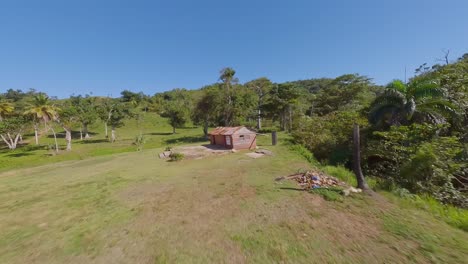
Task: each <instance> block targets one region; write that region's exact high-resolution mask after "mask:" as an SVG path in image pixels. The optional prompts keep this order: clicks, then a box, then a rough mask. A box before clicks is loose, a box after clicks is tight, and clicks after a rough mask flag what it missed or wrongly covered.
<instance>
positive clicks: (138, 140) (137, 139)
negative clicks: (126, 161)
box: [133, 133, 146, 151]
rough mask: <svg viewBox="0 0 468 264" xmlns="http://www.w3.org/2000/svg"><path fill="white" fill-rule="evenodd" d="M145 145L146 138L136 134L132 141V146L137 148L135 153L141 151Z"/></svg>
mask: <svg viewBox="0 0 468 264" xmlns="http://www.w3.org/2000/svg"><path fill="white" fill-rule="evenodd" d="M145 143H146V137H145V135H143V134H142V133H140V134H138V135H137V136H136V137H135V139H134V141H133V144H134V145H135V146H136V147H137V151H142V150H143V145H144V144H145Z"/></svg>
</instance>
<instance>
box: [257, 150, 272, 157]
mask: <svg viewBox="0 0 468 264" xmlns="http://www.w3.org/2000/svg"><path fill="white" fill-rule="evenodd" d="M255 153H260V154H263V155H267V156H273V152H271V151H269V150H268V149H258V150H256V151H255Z"/></svg>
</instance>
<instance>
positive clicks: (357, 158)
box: [353, 123, 369, 190]
mask: <svg viewBox="0 0 468 264" xmlns="http://www.w3.org/2000/svg"><path fill="white" fill-rule="evenodd" d="M353 143H354V150H353V167H354V174H356V180H357V187H358V188H360V189H362V190H369V186H368V185H367V183H366V179H364V175H363V174H362V169H361V145H360V144H361V142H360V136H359V125H358V124H356V123H355V124H354V130H353Z"/></svg>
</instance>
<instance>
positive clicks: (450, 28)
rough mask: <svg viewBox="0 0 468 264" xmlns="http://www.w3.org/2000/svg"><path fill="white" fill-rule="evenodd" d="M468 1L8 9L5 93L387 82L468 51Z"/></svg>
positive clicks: (0, 34) (0, 38)
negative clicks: (232, 82) (355, 77)
mask: <svg viewBox="0 0 468 264" xmlns="http://www.w3.org/2000/svg"><path fill="white" fill-rule="evenodd" d="M467 14H468V1H466V0H446V1H440V0H439V1H436V0H425V1H422V0H406V1H402V0H396V1H395V0H394V1H383V0H381V1H378V0H354V1H349V0H328V1H325V0H323V1H312V0H308V1H294V0H289V1H272V0H270V1H256V0H250V1H248V0H237V1H221V0H217V1H214V0H209V1H203V0H199V1H180V0H179V1H178V0H174V1H156V0H154V1H137V0H134V1H130V0H129V1H118V0H113V1H104V0H99V1H97V0H93V1H87V0H81V1H63V0H61V1H47V0H42V1H21V0H11V1H9V0H1V1H0V92H3V91H5V90H6V89H9V88H14V89H23V90H27V89H29V88H35V89H37V90H40V91H45V92H47V93H49V94H51V95H55V96H59V97H66V96H69V95H71V94H73V93H74V94H85V93H90V92H92V93H93V94H95V95H112V96H118V95H119V93H120V91H122V90H123V89H130V90H133V91H143V92H145V93H147V94H154V93H156V92H160V91H164V90H169V89H172V88H188V89H195V88H199V87H201V86H203V85H206V84H210V83H214V82H216V81H217V79H218V74H219V71H220V69H221V68H223V67H226V66H230V67H233V68H234V69H235V70H236V71H237V76H238V78H239V79H240V81H241V82H246V81H249V80H251V79H255V78H257V77H261V76H266V77H268V78H270V79H271V80H272V81H275V82H283V81H288V80H297V79H309V78H318V77H335V76H339V75H341V74H345V73H360V74H362V75H367V76H369V77H371V78H374V81H375V82H376V83H379V84H384V83H387V82H388V81H390V80H392V79H394V78H404V69H405V66H406V67H407V69H408V76H411V75H412V74H413V72H414V69H415V68H416V67H417V66H419V65H420V64H422V63H424V62H427V63H429V64H433V63H436V62H437V61H436V59H437V58H441V57H443V50H444V49H450V51H451V53H450V58H451V59H456V58H457V57H460V56H461V55H462V54H463V53H467V52H468V15H467Z"/></svg>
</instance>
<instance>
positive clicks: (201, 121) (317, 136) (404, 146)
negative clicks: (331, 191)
mask: <svg viewBox="0 0 468 264" xmlns="http://www.w3.org/2000/svg"><path fill="white" fill-rule="evenodd" d="M415 74H416V75H415V76H414V77H413V78H411V79H410V80H409V81H408V82H404V81H401V80H395V81H392V82H391V83H390V84H388V85H387V86H385V87H382V86H378V85H375V84H374V83H373V82H372V80H371V79H370V78H368V77H366V76H361V75H358V74H346V75H342V76H339V77H337V78H320V79H310V80H299V81H292V82H286V83H273V82H271V81H270V80H269V79H268V78H266V77H260V78H258V79H255V80H251V81H248V82H246V83H244V84H241V83H239V80H238V79H237V78H236V71H235V70H234V69H232V68H229V67H228V68H224V69H222V70H221V71H220V73H219V75H218V81H217V82H215V83H213V84H209V85H206V86H204V87H202V88H200V89H197V90H186V89H173V90H171V91H167V92H162V93H157V94H155V95H152V96H150V95H146V94H144V93H142V92H139V93H135V92H132V91H129V90H125V91H122V93H121V97H119V98H108V97H96V96H89V95H73V96H71V97H69V98H67V99H60V100H59V99H57V98H53V97H49V96H47V95H46V94H44V93H41V92H38V91H35V90H29V91H21V90H13V89H9V90H7V91H6V92H5V93H3V94H0V136H1V139H2V141H3V142H4V143H5V145H6V146H7V147H8V148H9V149H12V150H14V149H15V148H17V147H18V145H19V144H20V143H21V141H22V136H23V134H24V133H27V132H31V131H33V132H34V135H35V136H34V143H35V144H39V143H40V142H39V139H40V135H43V134H47V133H51V134H52V135H53V137H54V139H55V141H54V142H55V146H54V149H55V151H59V145H58V143H57V136H56V134H57V133H56V129H57V127H58V128H60V129H63V131H64V133H65V140H66V142H67V146H66V150H71V149H72V131H73V130H74V129H78V130H79V131H80V138H79V139H80V140H87V139H88V138H89V137H90V133H89V130H88V127H89V126H90V125H92V124H94V123H96V122H97V121H100V122H102V124H103V131H104V134H105V136H106V138H108V139H109V141H110V142H114V141H115V140H116V138H117V129H118V128H119V127H121V126H123V125H124V123H125V120H127V119H128V118H135V119H137V120H138V124H139V122H140V120H141V119H142V113H152V114H158V115H160V116H162V117H165V118H167V120H168V123H169V124H170V125H171V126H172V128H173V133H176V132H177V128H180V127H184V126H185V125H186V124H187V123H191V124H194V125H197V126H200V127H201V128H202V130H201V131H203V133H204V135H205V136H206V135H207V133H208V128H209V127H216V126H237V125H245V126H248V127H250V128H252V129H256V130H257V131H259V132H268V131H271V130H282V131H286V132H288V133H290V134H291V135H292V138H293V139H294V141H295V142H296V143H298V144H302V145H304V146H305V147H307V148H308V149H309V150H310V151H311V152H312V153H313V154H314V156H315V157H316V158H317V159H318V160H319V161H320V162H323V163H330V164H342V165H344V166H347V167H349V168H351V167H352V136H353V126H354V124H358V125H359V126H360V127H361V140H362V147H363V150H362V151H363V157H362V163H363V169H364V174H366V175H369V176H375V177H378V178H379V179H381V182H382V184H387V185H388V186H394V187H404V188H406V189H408V190H410V191H412V192H415V193H429V194H431V195H433V196H434V197H436V198H437V199H439V200H440V201H441V202H444V203H452V204H456V205H458V206H462V207H467V206H468V204H467V191H468V189H467V182H468V168H467V165H466V164H467V163H468V162H467V142H468V131H467V127H468V91H467V89H468V88H467V87H468V55H464V56H463V57H461V58H459V59H458V60H456V61H454V62H453V63H446V64H445V65H434V66H432V67H428V66H427V64H423V65H422V66H421V67H420V68H418V69H417V70H416V72H415ZM109 130H110V136H109Z"/></svg>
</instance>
